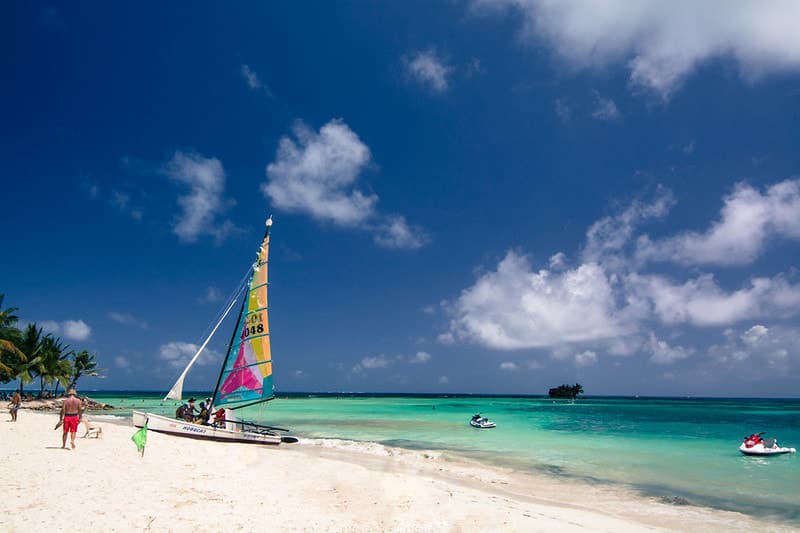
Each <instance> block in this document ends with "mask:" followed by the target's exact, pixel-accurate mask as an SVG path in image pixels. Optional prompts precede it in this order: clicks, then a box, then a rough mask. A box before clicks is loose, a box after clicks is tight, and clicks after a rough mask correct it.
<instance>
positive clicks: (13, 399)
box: [8, 389, 22, 422]
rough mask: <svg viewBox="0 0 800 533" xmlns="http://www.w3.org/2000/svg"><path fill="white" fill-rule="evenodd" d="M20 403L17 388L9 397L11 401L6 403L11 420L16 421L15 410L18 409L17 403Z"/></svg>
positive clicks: (20, 399)
mask: <svg viewBox="0 0 800 533" xmlns="http://www.w3.org/2000/svg"><path fill="white" fill-rule="evenodd" d="M21 403H22V396H20V395H19V389H17V390H15V391H14V395H13V396H12V397H11V403H9V404H8V412H9V413H11V422H16V421H17V411H19V404H21Z"/></svg>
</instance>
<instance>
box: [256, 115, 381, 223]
mask: <svg viewBox="0 0 800 533" xmlns="http://www.w3.org/2000/svg"><path fill="white" fill-rule="evenodd" d="M294 134H295V136H296V138H297V142H295V141H293V140H292V139H290V138H289V137H283V138H282V139H281V141H280V144H279V146H278V153H277V157H276V161H275V162H274V163H270V164H269V165H268V166H267V176H268V177H269V182H267V183H264V184H262V185H261V190H262V191H263V193H264V194H265V195H266V196H268V197H269V198H270V199H271V200H272V204H273V205H274V206H275V207H276V208H278V209H282V210H284V211H290V212H300V213H305V214H308V215H311V216H312V217H313V218H315V219H317V220H321V221H325V222H333V223H335V224H340V225H342V226H352V225H356V224H359V223H361V222H364V221H365V220H367V219H368V218H370V217H371V216H372V215H373V213H374V209H375V204H376V203H377V201H378V197H377V196H375V195H372V194H365V193H362V192H361V191H359V190H357V189H355V188H354V185H355V182H356V180H357V179H358V175H359V173H361V171H362V170H363V169H364V168H365V167H366V165H367V164H368V163H369V162H370V157H371V156H370V151H369V148H368V147H367V145H365V144H364V143H363V142H361V139H359V138H358V135H356V134H355V133H354V132H353V131H352V130H351V129H350V128H349V127H348V126H347V124H345V123H344V122H342V121H341V120H332V121H330V122H328V123H327V124H325V125H324V126H323V127H322V128H320V130H319V133H315V132H314V131H312V130H311V129H309V128H308V127H307V126H306V125H305V124H303V123H302V122H298V123H297V124H296V125H295V127H294Z"/></svg>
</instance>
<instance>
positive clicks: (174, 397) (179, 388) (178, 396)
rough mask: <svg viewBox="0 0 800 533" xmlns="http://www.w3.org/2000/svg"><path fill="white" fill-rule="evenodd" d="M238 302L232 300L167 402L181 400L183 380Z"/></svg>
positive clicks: (167, 396) (169, 393) (173, 387)
mask: <svg viewBox="0 0 800 533" xmlns="http://www.w3.org/2000/svg"><path fill="white" fill-rule="evenodd" d="M237 300H238V298H233V299H232V300H231V303H230V305H229V306H228V308H227V309H226V310H225V312H224V313H223V314H222V318H220V319H219V322H217V325H216V326H214V329H212V330H211V333H210V334H209V335H208V338H207V339H206V340H205V342H204V343H203V345H202V346H200V349H199V350H197V353H196V354H194V357H192V360H191V361H189V364H188V365H186V368H184V369H183V372H181V375H180V377H179V378H178V381H176V382H175V385H173V386H172V388H171V389H170V390H169V392H168V393H167V395H166V396H164V399H165V400H178V401H180V400H181V396H182V395H183V380H184V379H186V374H188V373H189V369H190V368H192V365H193V364H194V363H195V361H197V358H198V357H200V354H201V353H202V352H203V349H205V347H206V345H207V344H208V341H210V340H211V337H213V336H214V333H216V332H217V328H218V327H219V326H220V324H222V321H223V320H225V317H226V316H228V313H229V312H230V310H231V308H233V304H235V303H236V301H237Z"/></svg>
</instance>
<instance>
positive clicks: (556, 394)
mask: <svg viewBox="0 0 800 533" xmlns="http://www.w3.org/2000/svg"><path fill="white" fill-rule="evenodd" d="M548 394H549V395H550V397H551V398H568V399H570V400H574V399H575V398H577V397H578V395H579V394H583V387H582V386H581V384H580V383H576V384H575V385H566V384H565V385H559V386H558V387H553V388H552V389H550V390H549V391H548Z"/></svg>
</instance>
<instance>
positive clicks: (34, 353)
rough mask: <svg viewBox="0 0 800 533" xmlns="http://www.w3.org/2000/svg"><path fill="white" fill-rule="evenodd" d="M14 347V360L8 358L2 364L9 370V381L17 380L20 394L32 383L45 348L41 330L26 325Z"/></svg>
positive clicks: (33, 325) (32, 325)
mask: <svg viewBox="0 0 800 533" xmlns="http://www.w3.org/2000/svg"><path fill="white" fill-rule="evenodd" d="M14 345H15V346H16V348H17V352H15V353H16V354H17V357H16V359H11V358H9V359H8V360H6V361H4V363H5V364H6V366H8V368H9V369H10V370H11V372H9V376H10V379H19V392H20V394H22V387H23V385H24V384H25V383H30V382H31V381H33V371H34V370H35V368H36V365H37V364H38V363H39V361H40V357H41V354H42V350H43V349H44V347H45V344H44V343H43V341H42V328H37V327H36V324H28V327H27V328H26V329H25V331H24V332H22V334H21V335H20V336H19V339H18V340H16V341H15V342H14ZM6 353H7V352H6ZM9 362H10V363H11V364H9Z"/></svg>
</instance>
